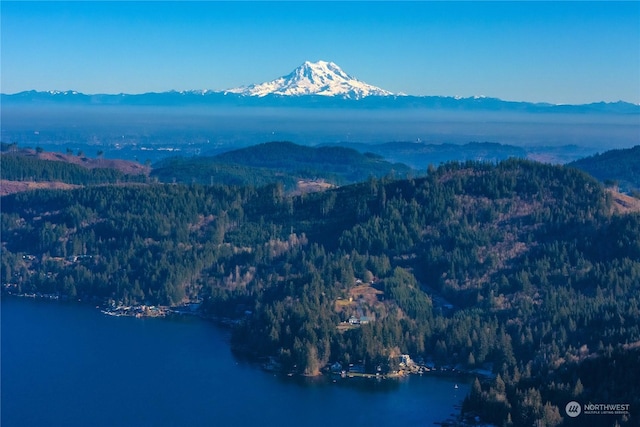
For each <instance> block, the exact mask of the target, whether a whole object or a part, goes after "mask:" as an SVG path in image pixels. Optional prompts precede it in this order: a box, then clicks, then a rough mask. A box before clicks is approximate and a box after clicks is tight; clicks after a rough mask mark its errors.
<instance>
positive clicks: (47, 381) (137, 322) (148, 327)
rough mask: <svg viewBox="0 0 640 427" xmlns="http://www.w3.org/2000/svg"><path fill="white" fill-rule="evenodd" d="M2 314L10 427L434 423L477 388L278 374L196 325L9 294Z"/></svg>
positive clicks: (221, 333) (429, 380)
mask: <svg viewBox="0 0 640 427" xmlns="http://www.w3.org/2000/svg"><path fill="white" fill-rule="evenodd" d="M1 308H2V324H1V325H2V330H1V333H2V360H1V363H2V389H1V399H2V400H1V403H2V407H1V411H2V415H1V421H2V426H3V427H12V426H25V427H26V426H70V427H71V426H83V427H84V426H154V427H161V426H186V425H189V426H295V427H301V426H323V427H325V426H327V425H331V426H336V427H340V426H345V427H346V426H349V427H353V426H367V427H371V426H406V427H409V426H432V425H433V423H434V422H437V421H442V420H444V419H446V418H449V417H450V415H451V414H452V413H455V412H457V411H456V410H455V409H454V405H457V404H459V403H460V402H461V401H462V399H463V398H464V396H465V395H466V393H467V392H468V390H469V385H468V383H466V382H462V380H461V379H460V378H457V379H453V378H441V377H435V376H431V375H425V376H422V377H420V376H411V377H409V378H406V379H403V380H387V381H380V382H378V381H376V380H358V379H346V380H339V381H338V382H337V383H333V382H332V381H329V380H326V379H324V380H317V379H316V380H308V379H306V380H305V379H302V378H290V377H281V376H275V375H274V374H270V373H267V372H264V371H262V370H261V369H260V368H259V367H257V366H256V365H254V364H250V363H245V362H243V361H240V360H238V359H236V358H235V357H234V356H233V355H232V353H231V352H230V350H229V345H228V332H227V331H226V330H224V329H220V328H218V327H217V326H215V325H214V324H212V323H210V322H207V321H204V320H200V319H196V318H188V319H180V320H173V319H134V318H122V317H121V318H114V317H109V316H105V315H103V314H101V313H100V311H98V310H97V309H96V308H94V307H90V306H86V305H78V304H71V303H59V302H51V301H39V300H30V299H21V298H11V297H6V298H3V300H2V305H1ZM456 383H457V384H458V385H459V388H457V389H456V388H455V387H454V385H455V384H456Z"/></svg>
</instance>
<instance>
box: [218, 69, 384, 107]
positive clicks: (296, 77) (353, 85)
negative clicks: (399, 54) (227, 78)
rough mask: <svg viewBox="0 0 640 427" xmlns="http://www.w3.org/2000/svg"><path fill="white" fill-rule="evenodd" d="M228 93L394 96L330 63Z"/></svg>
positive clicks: (350, 96)
mask: <svg viewBox="0 0 640 427" xmlns="http://www.w3.org/2000/svg"><path fill="white" fill-rule="evenodd" d="M226 92H228V93H238V94H241V95H247V96H258V97H263V96H266V95H284V96H300V95H321V96H338V97H342V98H352V99H359V98H364V97H366V96H372V95H373V96H389V95H393V94H392V93H391V92H389V91H386V90H384V89H380V88H379V87H376V86H372V85H370V84H367V83H364V82H362V81H360V80H358V79H356V78H355V77H352V76H350V75H349V74H347V73H345V72H344V71H343V70H342V68H340V67H339V66H338V65H337V64H335V63H333V62H328V61H318V62H310V61H305V62H304V64H302V65H301V66H299V67H298V68H296V69H295V70H293V71H292V72H291V73H289V74H287V75H286V76H282V77H280V78H277V79H275V80H272V81H270V82H265V83H260V84H253V85H249V86H242V87H238V88H233V89H229V90H227V91H226Z"/></svg>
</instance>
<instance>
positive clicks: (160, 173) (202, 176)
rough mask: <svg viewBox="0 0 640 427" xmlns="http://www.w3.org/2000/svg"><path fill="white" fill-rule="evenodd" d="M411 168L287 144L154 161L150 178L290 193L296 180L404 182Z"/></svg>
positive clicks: (333, 149)
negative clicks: (270, 187)
mask: <svg viewBox="0 0 640 427" xmlns="http://www.w3.org/2000/svg"><path fill="white" fill-rule="evenodd" d="M411 172H412V169H411V168H409V167H408V166H406V165H403V164H400V163H390V162H388V161H386V160H384V159H383V158H382V157H380V156H378V155H374V154H371V153H365V154H361V153H358V152H357V151H356V150H353V149H351V148H342V147H306V146H302V145H297V144H294V143H291V142H267V143H264V144H258V145H254V146H251V147H247V148H242V149H239V150H234V151H230V152H226V153H223V154H219V155H217V156H214V157H205V156H202V157H193V158H184V157H175V158H170V159H166V160H163V161H160V162H158V163H157V164H155V165H154V167H153V172H152V176H154V177H157V178H158V179H159V180H160V181H162V182H182V183H187V184H190V183H200V184H212V183H214V184H224V185H251V186H263V185H266V184H273V183H281V184H283V185H284V187H285V189H287V190H294V189H296V186H297V184H298V182H299V181H300V180H324V181H326V182H329V183H331V184H333V185H345V184H352V183H355V182H360V181H364V180H366V179H367V178H369V177H370V176H373V177H377V178H380V177H383V176H386V175H389V174H393V175H394V176H396V177H397V178H403V177H406V176H407V175H409V174H411Z"/></svg>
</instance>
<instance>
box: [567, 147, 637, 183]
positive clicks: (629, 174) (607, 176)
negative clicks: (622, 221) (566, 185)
mask: <svg viewBox="0 0 640 427" xmlns="http://www.w3.org/2000/svg"><path fill="white" fill-rule="evenodd" d="M569 166H573V167H575V168H578V169H581V170H583V171H585V172H587V173H589V174H590V175H592V176H594V177H596V178H598V179H599V180H600V181H602V182H607V184H609V185H611V184H615V185H617V186H619V187H620V190H621V191H624V192H629V193H633V194H636V195H640V145H636V146H635V147H633V148H627V149H621V150H610V151H606V152H604V153H602V154H596V155H594V156H591V157H586V158H584V159H580V160H576V161H575V162H571V163H569Z"/></svg>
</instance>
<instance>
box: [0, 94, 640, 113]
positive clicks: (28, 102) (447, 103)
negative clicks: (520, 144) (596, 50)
mask: <svg viewBox="0 0 640 427" xmlns="http://www.w3.org/2000/svg"><path fill="white" fill-rule="evenodd" d="M0 103H2V106H3V108H12V107H29V108H31V107H58V106H67V107H85V106H86V107H99V106H134V107H176V108H180V107H200V106H207V107H225V108H226V107H269V108H279V107H286V108H345V109H369V110H375V109H398V110H407V109H427V110H443V111H445V110H446V111H499V112H517V113H551V114H589V113H601V114H622V115H636V114H640V105H636V104H632V103H629V102H624V101H618V102H594V103H590V104H576V105H569V104H566V105H555V104H549V103H533V102H524V101H505V100H502V99H499V98H478V97H469V98H458V97H453V96H412V95H405V96H367V97H363V98H357V99H356V98H342V97H337V96H323V95H306V96H284V95H279V94H268V95H264V96H246V95H242V94H238V93H230V92H215V91H208V90H201V91H183V92H177V91H168V92H149V93H142V94H124V93H122V94H84V93H80V92H76V91H64V92H60V91H48V92H41V91H35V90H31V91H25V92H19V93H15V94H4V93H3V94H0Z"/></svg>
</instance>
